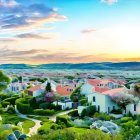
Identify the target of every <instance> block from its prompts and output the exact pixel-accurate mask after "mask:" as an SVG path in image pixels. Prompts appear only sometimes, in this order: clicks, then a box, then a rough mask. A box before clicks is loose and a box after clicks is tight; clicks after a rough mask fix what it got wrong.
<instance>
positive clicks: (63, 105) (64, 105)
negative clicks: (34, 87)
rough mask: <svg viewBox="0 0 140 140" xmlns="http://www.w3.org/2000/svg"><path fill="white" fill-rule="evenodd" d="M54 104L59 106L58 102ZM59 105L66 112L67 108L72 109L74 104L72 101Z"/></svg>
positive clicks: (62, 102)
mask: <svg viewBox="0 0 140 140" xmlns="http://www.w3.org/2000/svg"><path fill="white" fill-rule="evenodd" d="M53 104H55V105H57V102H54V103H53ZM58 105H61V109H62V110H65V109H67V108H69V109H70V108H72V106H73V102H72V101H71V100H65V101H59V102H58Z"/></svg>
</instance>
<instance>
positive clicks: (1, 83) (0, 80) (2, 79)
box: [0, 71, 10, 91]
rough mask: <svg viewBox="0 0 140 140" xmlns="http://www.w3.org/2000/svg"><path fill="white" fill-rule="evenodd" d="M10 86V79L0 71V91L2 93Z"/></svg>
mask: <svg viewBox="0 0 140 140" xmlns="http://www.w3.org/2000/svg"><path fill="white" fill-rule="evenodd" d="M9 84H10V78H9V77H8V76H6V75H5V74H4V73H3V72H2V71H0V91H3V90H5V89H6V88H7V86H8V85H9Z"/></svg>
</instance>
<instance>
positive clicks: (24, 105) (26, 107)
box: [16, 98, 33, 114]
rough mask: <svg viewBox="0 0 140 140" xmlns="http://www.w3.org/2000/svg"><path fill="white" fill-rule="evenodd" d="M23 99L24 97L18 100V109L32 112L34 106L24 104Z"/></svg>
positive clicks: (22, 111)
mask: <svg viewBox="0 0 140 140" xmlns="http://www.w3.org/2000/svg"><path fill="white" fill-rule="evenodd" d="M22 100H23V99H22V98H20V99H17V100H16V106H17V109H18V111H19V112H20V113H23V114H29V113H32V112H33V109H32V107H30V104H23V103H22Z"/></svg>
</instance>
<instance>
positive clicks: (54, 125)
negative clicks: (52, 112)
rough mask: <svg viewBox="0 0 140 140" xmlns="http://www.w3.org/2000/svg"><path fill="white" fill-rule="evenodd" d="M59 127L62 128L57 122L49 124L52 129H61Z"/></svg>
mask: <svg viewBox="0 0 140 140" xmlns="http://www.w3.org/2000/svg"><path fill="white" fill-rule="evenodd" d="M61 128H62V127H61V125H58V124H53V125H52V126H51V129H53V130H58V129H61Z"/></svg>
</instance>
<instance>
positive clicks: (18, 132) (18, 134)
mask: <svg viewBox="0 0 140 140" xmlns="http://www.w3.org/2000/svg"><path fill="white" fill-rule="evenodd" d="M14 134H15V136H16V138H17V139H18V138H19V137H20V131H19V130H15V131H14Z"/></svg>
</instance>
